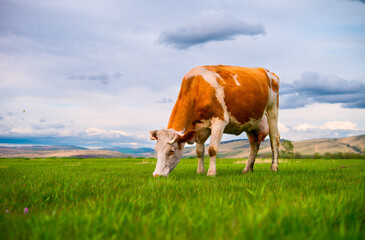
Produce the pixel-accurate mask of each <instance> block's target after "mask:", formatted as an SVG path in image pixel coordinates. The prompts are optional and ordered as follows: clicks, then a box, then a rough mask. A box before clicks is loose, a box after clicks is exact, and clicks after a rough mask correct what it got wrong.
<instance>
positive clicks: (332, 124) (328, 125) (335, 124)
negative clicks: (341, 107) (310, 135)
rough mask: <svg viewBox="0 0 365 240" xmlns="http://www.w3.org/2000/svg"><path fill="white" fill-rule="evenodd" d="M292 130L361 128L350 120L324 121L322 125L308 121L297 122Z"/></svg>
mask: <svg viewBox="0 0 365 240" xmlns="http://www.w3.org/2000/svg"><path fill="white" fill-rule="evenodd" d="M293 129H294V130H296V131H298V132H300V131H308V130H313V129H322V130H326V129H327V130H363V129H359V127H358V126H357V124H356V123H352V122H350V121H329V122H325V123H324V124H322V125H318V126H315V125H311V124H308V123H303V124H299V125H298V126H295V127H294V128H293Z"/></svg>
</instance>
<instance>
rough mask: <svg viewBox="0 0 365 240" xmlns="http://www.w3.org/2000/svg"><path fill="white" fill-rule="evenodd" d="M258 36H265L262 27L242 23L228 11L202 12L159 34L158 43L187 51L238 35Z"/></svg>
mask: <svg viewBox="0 0 365 240" xmlns="http://www.w3.org/2000/svg"><path fill="white" fill-rule="evenodd" d="M259 34H265V28H264V26H263V25H261V24H259V23H256V24H250V23H246V22H243V21H242V20H240V19H237V18H236V17H235V16H234V15H233V13H232V12H229V11H203V12H202V13H201V14H200V15H199V16H198V17H197V18H195V19H194V20H193V21H191V22H189V23H187V24H185V25H184V26H181V27H178V28H175V29H170V30H166V31H164V32H163V33H161V34H160V37H159V41H160V42H161V43H163V44H165V45H168V46H171V47H174V48H177V49H187V48H189V47H191V46H194V45H197V44H204V43H207V42H210V41H223V40H229V39H233V38H234V37H236V36H238V35H249V36H254V35H259Z"/></svg>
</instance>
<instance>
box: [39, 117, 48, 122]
mask: <svg viewBox="0 0 365 240" xmlns="http://www.w3.org/2000/svg"><path fill="white" fill-rule="evenodd" d="M39 122H41V123H44V122H47V121H46V119H44V118H42V119H41V120H39Z"/></svg>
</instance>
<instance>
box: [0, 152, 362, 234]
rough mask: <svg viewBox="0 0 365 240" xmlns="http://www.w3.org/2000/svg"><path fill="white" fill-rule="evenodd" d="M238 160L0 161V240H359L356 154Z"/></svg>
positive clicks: (359, 181)
mask: <svg viewBox="0 0 365 240" xmlns="http://www.w3.org/2000/svg"><path fill="white" fill-rule="evenodd" d="M237 161H238V160H237V159H218V160H217V171H218V176H217V177H207V176H204V175H196V166H197V160H196V159H182V160H181V162H180V164H179V165H178V166H177V168H176V169H175V170H174V171H173V172H172V173H171V174H170V176H169V177H168V178H153V177H152V172H153V170H154V167H155V162H156V160H155V159H30V160H29V159H28V160H27V159H0V211H1V212H0V238H1V239H365V161H364V160H362V159H356V160H350V159H346V160H344V159H342V160H341V159H339V160H324V159H320V160H316V159H297V160H295V159H294V160H282V161H281V163H280V164H279V172H271V171H270V170H269V169H270V164H269V163H261V164H256V165H255V168H254V172H253V173H248V174H245V175H242V174H241V172H242V170H243V168H244V165H243V164H235V162H237ZM208 162H209V161H208V160H207V161H206V169H208V164H207V163H208Z"/></svg>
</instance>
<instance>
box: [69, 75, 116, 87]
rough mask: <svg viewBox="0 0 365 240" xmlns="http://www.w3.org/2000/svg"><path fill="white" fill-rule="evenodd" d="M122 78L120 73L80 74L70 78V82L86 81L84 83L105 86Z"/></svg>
mask: <svg viewBox="0 0 365 240" xmlns="http://www.w3.org/2000/svg"><path fill="white" fill-rule="evenodd" d="M122 76H123V74H122V73H119V72H115V73H113V74H109V73H97V74H89V75H87V74H80V75H74V76H70V77H69V78H70V79H72V80H86V81H100V83H101V84H103V85H107V84H108V83H109V82H110V81H112V80H118V79H120V78H121V77H122Z"/></svg>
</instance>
